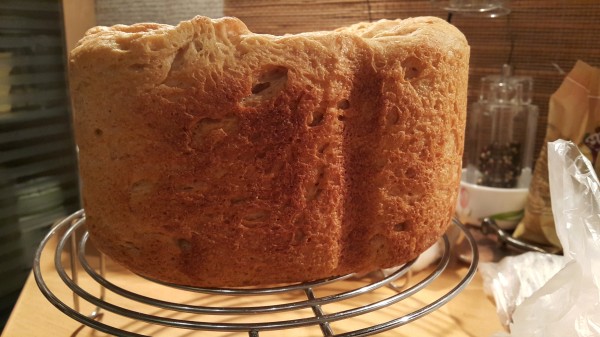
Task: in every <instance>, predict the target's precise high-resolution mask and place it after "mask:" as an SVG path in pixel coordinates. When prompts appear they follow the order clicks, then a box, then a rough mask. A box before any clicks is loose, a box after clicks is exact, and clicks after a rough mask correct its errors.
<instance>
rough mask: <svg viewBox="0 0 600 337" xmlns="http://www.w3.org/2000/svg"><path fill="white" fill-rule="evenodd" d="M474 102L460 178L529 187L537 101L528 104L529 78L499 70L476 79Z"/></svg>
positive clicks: (474, 182) (486, 184)
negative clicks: (463, 172) (477, 87)
mask: <svg viewBox="0 0 600 337" xmlns="http://www.w3.org/2000/svg"><path fill="white" fill-rule="evenodd" d="M481 85H482V88H481V95H480V99H479V101H478V102H476V103H473V104H471V106H470V107H469V125H468V127H467V135H466V142H465V151H466V160H467V172H466V173H467V174H466V181H467V182H468V183H472V184H478V185H483V186H489V187H498V188H523V187H527V186H529V182H530V181H531V169H532V165H533V150H534V146H535V135H536V131H537V118H538V108H537V106H535V105H533V104H530V103H531V95H532V88H533V80H532V78H531V77H524V76H519V77H517V76H512V71H511V68H510V66H506V65H505V66H504V67H503V70H502V74H501V75H493V76H487V77H484V78H483V79H482V80H481Z"/></svg>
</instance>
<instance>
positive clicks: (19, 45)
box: [0, 0, 79, 323]
mask: <svg viewBox="0 0 600 337" xmlns="http://www.w3.org/2000/svg"><path fill="white" fill-rule="evenodd" d="M64 60H65V52H64V39H63V30H62V13H61V3H60V1H56V0H2V1H0V280H1V281H0V313H2V316H5V315H6V314H7V313H8V311H9V310H10V308H11V307H12V305H13V303H14V301H15V300H16V297H17V296H18V294H19V292H20V289H21V287H22V285H23V283H24V281H25V279H26V277H27V275H28V273H29V270H30V268H31V265H32V262H33V256H34V252H35V249H36V248H37V245H38V244H39V242H40V240H41V239H42V237H43V236H44V235H45V233H46V232H47V230H48V228H49V227H50V226H51V225H52V224H53V222H54V221H56V220H57V219H60V218H62V217H64V216H65V215H67V214H69V213H71V212H73V211H75V210H76V209H78V208H79V189H78V184H77V181H78V179H77V173H76V172H77V171H76V160H75V150H74V145H73V139H72V130H71V125H70V115H69V114H70V112H69V100H68V92H67V83H66V71H65V69H66V66H65V61H64ZM0 323H1V322H0Z"/></svg>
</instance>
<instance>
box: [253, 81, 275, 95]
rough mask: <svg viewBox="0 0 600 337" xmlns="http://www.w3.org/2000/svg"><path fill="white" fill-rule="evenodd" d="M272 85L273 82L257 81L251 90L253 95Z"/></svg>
mask: <svg viewBox="0 0 600 337" xmlns="http://www.w3.org/2000/svg"><path fill="white" fill-rule="evenodd" d="M270 86H271V82H263V83H257V84H255V85H254V86H253V87H252V90H251V92H252V94H253V95H258V94H260V93H261V92H262V91H264V90H267V89H268V88H269V87H270Z"/></svg>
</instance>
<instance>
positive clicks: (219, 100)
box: [70, 17, 469, 286]
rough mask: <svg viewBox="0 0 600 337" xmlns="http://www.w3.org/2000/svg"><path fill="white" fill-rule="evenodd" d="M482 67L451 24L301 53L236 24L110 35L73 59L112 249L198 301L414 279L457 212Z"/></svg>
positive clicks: (313, 36) (91, 176) (93, 36)
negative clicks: (387, 276) (414, 262)
mask: <svg viewBox="0 0 600 337" xmlns="http://www.w3.org/2000/svg"><path fill="white" fill-rule="evenodd" d="M468 58H469V47H468V45H467V43H466V40H465V39H464V36H463V35H462V34H461V33H460V32H459V31H458V30H457V29H456V28H454V27H453V26H451V25H449V24H447V23H446V22H444V21H442V20H440V19H437V18H414V19H407V20H395V21H385V20H384V21H379V22H375V23H371V24H366V23H362V24H357V25H353V26H350V27H347V28H342V29H338V30H336V31H333V32H316V33H305V34H298V35H286V36H271V35H259V34H253V33H251V32H250V31H248V29H247V28H246V27H245V25H244V24H243V23H242V22H241V21H239V20H237V19H234V18H224V19H220V20H210V19H208V18H205V17H196V18H194V19H193V20H191V21H186V22H182V23H180V24H179V25H178V26H176V27H173V26H168V25H158V24H138V25H133V26H114V27H110V28H107V27H97V28H94V29H92V30H90V31H89V32H88V33H87V34H86V36H85V37H84V38H83V39H82V41H81V42H80V43H79V45H78V46H77V47H76V48H75V49H74V50H73V52H72V54H71V59H70V81H71V88H72V97H73V102H74V110H75V118H74V121H75V130H76V139H77V144H78V146H79V153H80V171H81V178H82V181H83V197H84V206H85V209H86V216H87V223H88V227H89V231H90V234H91V236H92V238H93V240H94V243H95V245H96V246H98V248H99V249H100V250H102V251H103V252H105V253H106V254H108V255H109V256H111V257H112V258H113V259H115V260H116V261H118V262H120V263H122V264H124V265H125V266H127V267H129V268H130V269H131V270H133V271H135V272H137V273H140V274H142V275H146V276H149V277H153V278H157V279H160V280H163V281H168V282H174V283H179V284H188V285H198V286H241V285H261V284H271V283H280V282H298V281H306V280H313V279H318V278H324V277H329V276H333V275H339V274H345V273H349V272H361V271H369V270H373V269H376V268H380V267H391V266H394V265H398V264H402V263H404V262H406V261H408V260H410V259H412V258H414V257H415V256H416V255H417V254H419V253H421V252H422V251H423V250H425V249H426V248H427V247H428V246H430V245H431V244H432V243H433V242H435V241H436V240H437V239H438V238H439V236H440V235H441V234H442V233H443V232H444V230H445V228H446V227H447V225H448V223H449V221H450V218H451V214H452V212H453V209H454V205H455V200H456V199H455V198H456V191H457V186H458V182H459V179H460V168H461V157H462V149H463V135H464V126H465V111H466V90H467V73H468Z"/></svg>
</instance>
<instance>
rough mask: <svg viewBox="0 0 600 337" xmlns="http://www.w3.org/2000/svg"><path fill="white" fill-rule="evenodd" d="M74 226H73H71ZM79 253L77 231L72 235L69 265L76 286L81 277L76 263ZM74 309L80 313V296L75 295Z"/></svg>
mask: <svg viewBox="0 0 600 337" xmlns="http://www.w3.org/2000/svg"><path fill="white" fill-rule="evenodd" d="M71 225H73V224H71ZM76 252H77V231H73V235H71V252H70V253H69V263H70V264H71V266H70V267H71V279H72V280H73V282H75V284H78V281H79V276H78V274H77V264H76V262H75V255H77V254H76ZM73 308H74V309H75V310H76V311H79V296H78V295H77V294H76V293H73Z"/></svg>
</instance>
